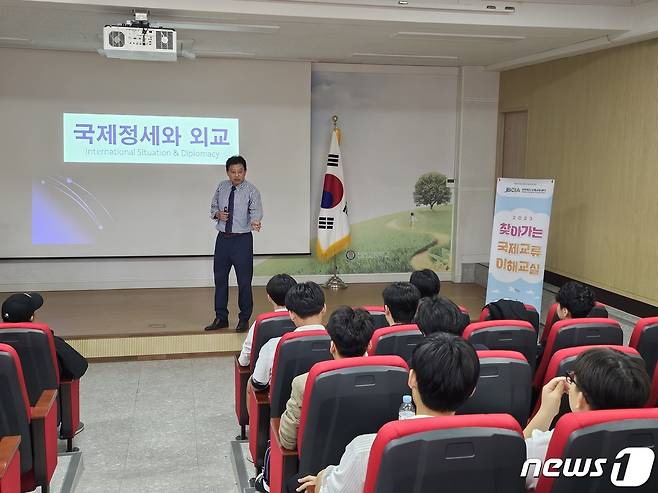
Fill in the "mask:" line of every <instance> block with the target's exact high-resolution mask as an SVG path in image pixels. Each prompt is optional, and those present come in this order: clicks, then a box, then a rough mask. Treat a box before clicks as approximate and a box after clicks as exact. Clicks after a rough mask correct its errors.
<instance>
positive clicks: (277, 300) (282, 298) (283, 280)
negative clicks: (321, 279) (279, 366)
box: [238, 274, 297, 366]
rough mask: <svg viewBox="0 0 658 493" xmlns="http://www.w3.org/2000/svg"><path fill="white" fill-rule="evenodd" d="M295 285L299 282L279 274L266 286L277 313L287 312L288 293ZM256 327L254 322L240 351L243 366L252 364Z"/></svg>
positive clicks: (240, 360) (269, 298) (269, 299)
mask: <svg viewBox="0 0 658 493" xmlns="http://www.w3.org/2000/svg"><path fill="white" fill-rule="evenodd" d="M295 284H297V281H295V279H293V278H292V277H291V276H289V275H288V274H277V275H275V276H274V277H272V278H271V279H270V280H269V281H267V286H265V292H266V293H267V301H269V302H270V304H271V305H272V308H273V310H274V311H275V312H285V311H286V293H288V290H289V289H290V288H291V287H293V286H294V285H295ZM255 326H256V322H255V321H254V322H253V323H252V324H251V327H249V332H248V333H247V338H246V339H245V340H244V343H243V344H242V351H240V356H238V363H240V365H242V366H248V365H249V363H250V362H251V346H252V345H253V343H254V327H255Z"/></svg>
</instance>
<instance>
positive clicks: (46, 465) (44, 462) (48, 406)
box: [30, 390, 57, 487]
mask: <svg viewBox="0 0 658 493" xmlns="http://www.w3.org/2000/svg"><path fill="white" fill-rule="evenodd" d="M56 399H57V391H56V390H44V391H43V392H42V394H41V396H40V397H39V400H38V401H37V403H36V405H35V406H34V407H33V408H32V422H31V423H30V429H31V432H32V447H33V451H32V453H33V455H34V482H35V483H36V485H37V486H42V487H45V486H47V485H48V484H49V483H50V479H51V478H52V476H53V473H54V472H55V467H56V466H57V406H56V405H55V402H56Z"/></svg>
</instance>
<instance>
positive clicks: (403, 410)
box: [398, 395, 416, 419]
mask: <svg viewBox="0 0 658 493" xmlns="http://www.w3.org/2000/svg"><path fill="white" fill-rule="evenodd" d="M414 416H416V406H414V405H413V404H412V402H411V396H410V395H403V396H402V405H401V406H400V412H399V413H398V419H411V418H413V417H414Z"/></svg>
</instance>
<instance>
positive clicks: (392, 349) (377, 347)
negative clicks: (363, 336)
mask: <svg viewBox="0 0 658 493" xmlns="http://www.w3.org/2000/svg"><path fill="white" fill-rule="evenodd" d="M424 339H425V336H424V335H423V333H422V332H421V331H420V330H419V329H418V326H417V325H416V324H407V325H392V326H390V327H382V328H380V329H377V330H375V331H374V332H373V334H372V337H371V338H370V348H369V349H368V354H369V355H371V356H375V355H378V356H384V355H397V356H400V357H401V358H402V359H403V360H405V361H407V362H408V361H409V360H411V353H413V351H414V349H415V347H416V346H417V345H418V344H420V343H421V342H422V341H423V340H424Z"/></svg>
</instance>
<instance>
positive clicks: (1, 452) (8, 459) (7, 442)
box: [0, 436, 21, 478]
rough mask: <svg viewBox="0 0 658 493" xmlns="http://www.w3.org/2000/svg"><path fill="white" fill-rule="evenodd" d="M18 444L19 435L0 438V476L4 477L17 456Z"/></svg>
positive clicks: (19, 440) (19, 441) (19, 442)
mask: <svg viewBox="0 0 658 493" xmlns="http://www.w3.org/2000/svg"><path fill="white" fill-rule="evenodd" d="M20 444H21V437H20V436H6V437H2V438H0V478H2V477H4V475H5V474H6V472H7V470H8V469H9V468H10V467H11V464H12V462H13V461H14V460H15V459H16V458H18V446H19V445H20Z"/></svg>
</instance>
